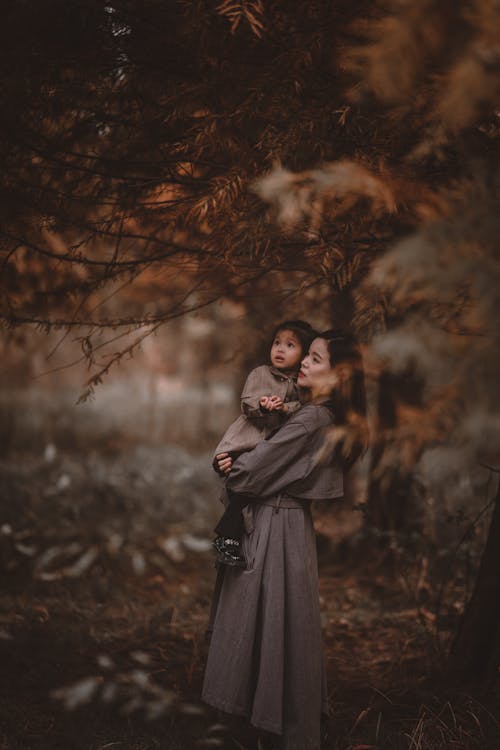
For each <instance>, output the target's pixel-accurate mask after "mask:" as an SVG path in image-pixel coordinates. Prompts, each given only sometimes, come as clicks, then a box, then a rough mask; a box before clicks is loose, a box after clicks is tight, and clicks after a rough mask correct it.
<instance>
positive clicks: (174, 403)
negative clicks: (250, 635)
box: [0, 0, 500, 750]
mask: <svg viewBox="0 0 500 750" xmlns="http://www.w3.org/2000/svg"><path fill="white" fill-rule="evenodd" d="M0 36H1V45H0V86H1V91H2V101H3V102H4V106H3V108H2V113H1V116H0V150H1V155H2V164H3V169H2V172H1V174H0V191H1V195H2V201H1V203H0V236H1V248H0V252H1V266H0V288H1V297H0V316H1V321H2V337H1V346H2V366H1V374H0V377H1V382H2V393H1V399H0V409H1V423H0V435H1V443H0V451H1V455H0V461H1V464H0V465H1V485H0V491H1V505H0V513H1V517H0V559H1V562H2V569H3V571H2V577H3V580H4V585H3V586H2V590H3V594H2V595H1V603H2V608H1V614H0V616H1V622H0V645H1V648H2V663H3V664H4V669H3V670H2V672H3V674H2V677H3V683H4V684H3V690H2V698H1V703H0V742H1V743H3V746H5V747H8V748H9V749H10V748H23V750H27V749H28V748H29V749H30V750H31V748H49V747H50V748H55V747H59V746H60V747H64V748H67V747H68V746H71V747H82V748H83V747H86V748H87V747H91V748H96V750H97V748H101V747H107V746H110V745H117V746H122V747H126V748H137V749H138V748H144V749H145V748H150V747H151V748H152V747H159V746H161V747H167V748H176V747H179V748H181V747H182V748H184V747H192V746H194V745H195V743H196V745H197V746H200V747H202V746H207V747H209V746H227V747H238V746H239V747H241V746H245V747H246V746H249V744H248V743H250V742H251V741H252V738H251V737H250V735H247V734H245V730H244V729H242V728H241V727H240V728H238V730H237V731H236V732H235V730H234V728H233V727H230V726H228V725H226V724H221V723H220V722H219V721H216V720H215V719H214V717H213V716H212V715H211V714H210V713H209V712H208V711H207V710H206V709H205V708H204V707H203V706H201V705H200V703H199V700H198V696H199V686H200V676H201V670H202V665H203V654H204V648H205V646H204V637H203V631H204V626H205V623H206V619H207V616H208V607H209V601H210V591H211V586H212V584H213V569H212V567H211V561H212V556H211V552H210V537H211V526H212V524H213V520H214V518H215V517H216V516H217V513H218V504H217V489H218V485H217V479H216V477H215V475H213V476H212V474H211V471H210V469H209V465H210V458H211V456H210V451H211V449H212V448H213V446H214V445H215V444H216V442H217V439H218V437H219V436H220V434H221V432H222V431H223V430H224V428H225V426H226V425H227V424H228V423H229V421H230V420H231V419H232V418H233V416H234V415H235V414H236V413H237V409H238V394H239V388H240V386H241V383H242V380H243V378H244V374H245V373H246V372H247V371H248V369H249V368H250V367H252V366H253V365H255V364H258V363H260V362H262V361H263V359H264V358H265V354H266V347H267V346H268V340H267V335H268V332H269V331H270V330H271V329H272V327H273V325H274V323H275V322H276V321H277V320H280V319H282V318H284V317H305V318H306V319H308V320H310V321H311V323H313V324H314V325H316V326H318V327H320V328H326V327H330V326H332V325H334V326H339V327H348V328H351V329H352V330H354V331H355V332H356V334H357V335H358V336H359V338H360V341H361V342H362V345H363V353H364V360H365V368H366V376H367V385H368V393H369V420H368V428H369V436H370V449H369V452H368V454H367V456H366V457H365V459H364V462H363V464H362V465H361V466H360V467H358V469H357V470H356V472H355V473H354V474H353V475H352V477H351V480H350V486H349V493H348V494H349V497H348V499H347V500H346V502H345V503H344V504H343V505H342V506H339V507H334V508H325V507H321V508H318V509H317V511H316V526H317V531H318V550H319V552H320V563H321V569H320V570H321V601H322V608H323V609H322V617H323V625H324V635H325V643H326V647H327V659H328V662H327V663H328V671H329V681H330V687H331V690H332V702H333V704H334V706H336V707H337V708H336V710H335V711H334V713H333V717H332V720H331V722H330V725H329V727H328V729H327V730H326V731H327V735H326V737H325V747H331V748H339V749H340V748H343V749H344V750H345V749H346V748H355V747H357V748H408V749H409V748H412V749H415V750H416V749H417V748H451V747H453V748H458V749H460V748H488V750H489V749H490V748H491V750H493V748H496V747H498V742H499V726H500V725H499V721H500V712H499V702H498V701H499V694H498V668H499V664H500V556H499V555H498V554H497V552H496V551H497V549H498V545H499V544H500V503H499V502H498V487H497V485H498V468H499V466H500V463H499V455H498V454H499V451H498V432H499V417H500V415H499V407H498V399H497V382H498V377H497V373H498V330H499V326H498V322H499V306H500V298H499V293H498V289H499V288H500V285H499V283H498V282H499V275H500V273H499V272H500V265H499V252H498V236H499V229H500V212H499V210H498V209H499V193H500V181H499V158H498V157H499V142H500V141H499V136H500V123H499V115H500V111H499V102H498V99H499V93H500V75H499V64H500V44H499V41H498V40H499V39H500V10H499V7H498V3H497V2H495V1H494V0H475V1H472V2H438V1H437V0H420V1H419V2H414V3H409V2H406V0H394V1H393V2H387V3H371V2H362V1H359V2H358V1H357V2H349V3H347V2H320V1H319V0H317V1H316V0H311V1H310V2H305V1H304V0H302V1H300V0H291V1H289V2H281V1H280V0H276V2H266V1H265V0H262V1H261V0H246V1H245V0H242V2H233V1H232V0H224V1H223V2H210V1H209V0H199V1H198V2H188V0H177V1H172V2H165V1H164V0H161V2H160V0H122V1H117V2H111V3H108V4H104V3H101V2H98V1H97V0H89V1H88V2H83V0H80V1H77V0H66V2H61V1H60V0H57V1H54V0H44V1H43V2H37V3H35V2H33V1H30V0H23V1H21V0H14V2H12V3H10V4H9V8H8V9H5V10H4V13H3V23H2V26H1V28H0ZM360 429H361V430H364V429H365V425H360V424H358V423H352V424H351V425H349V432H348V436H347V437H349V435H350V434H351V432H350V431H351V430H352V431H354V432H356V431H357V430H360ZM335 437H338V435H337V436H334V438H335ZM342 437H343V438H345V437H346V436H345V435H342Z"/></svg>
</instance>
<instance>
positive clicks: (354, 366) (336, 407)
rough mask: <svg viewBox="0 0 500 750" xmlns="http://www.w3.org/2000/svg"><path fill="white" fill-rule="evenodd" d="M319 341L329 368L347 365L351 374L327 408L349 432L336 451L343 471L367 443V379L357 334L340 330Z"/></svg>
mask: <svg viewBox="0 0 500 750" xmlns="http://www.w3.org/2000/svg"><path fill="white" fill-rule="evenodd" d="M316 338H319V339H323V340H324V341H325V342H326V345H327V347H328V356H329V359H330V365H331V366H332V367H335V366H336V365H346V367H347V370H348V377H345V378H342V379H341V381H340V383H339V384H338V385H336V386H335V387H334V388H333V389H332V392H331V394H330V398H329V399H328V401H327V402H326V404H325V405H326V406H328V407H329V409H330V410H331V411H332V414H333V417H334V420H335V426H336V427H337V426H345V427H346V429H349V430H350V434H349V436H348V437H347V438H345V439H344V440H342V441H341V444H340V445H339V446H338V449H337V454H338V455H341V456H342V460H343V463H344V467H345V468H349V467H350V466H351V465H352V464H353V463H354V461H355V460H356V459H357V458H358V457H359V456H360V455H361V454H362V453H363V451H364V450H365V448H366V443H367V429H366V391H365V378H364V372H363V360H362V358H361V352H360V349H359V344H358V341H357V339H356V337H355V336H354V334H352V333H350V332H349V331H343V330H337V329H330V330H328V331H323V332H322V333H318V334H317V336H316Z"/></svg>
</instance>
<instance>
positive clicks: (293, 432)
mask: <svg viewBox="0 0 500 750" xmlns="http://www.w3.org/2000/svg"><path fill="white" fill-rule="evenodd" d="M311 437H312V436H311V433H310V432H309V431H308V429H307V428H306V426H305V425H304V422H303V420H302V419H301V418H300V413H299V414H298V415H296V416H294V417H292V418H291V419H290V420H289V421H288V422H287V423H286V424H285V425H284V426H283V427H281V429H279V430H278V431H277V432H276V433H275V434H274V435H273V436H272V437H270V438H268V439H267V440H264V441H263V442H262V443H259V445H257V447H256V448H254V449H253V450H251V451H248V452H247V453H244V454H243V455H241V456H240V457H239V458H238V459H237V460H236V461H235V462H234V463H233V465H232V467H231V471H230V474H229V476H228V478H227V480H226V484H227V488H228V489H230V490H232V491H233V492H241V493H245V494H249V495H255V496H267V495H275V494H277V493H278V492H281V491H282V490H284V489H285V487H287V486H288V485H290V484H292V483H293V482H295V481H297V480H298V479H303V478H304V477H306V476H308V474H310V472H311V471H312V469H313V468H314V466H315V454H316V449H317V446H316V441H311Z"/></svg>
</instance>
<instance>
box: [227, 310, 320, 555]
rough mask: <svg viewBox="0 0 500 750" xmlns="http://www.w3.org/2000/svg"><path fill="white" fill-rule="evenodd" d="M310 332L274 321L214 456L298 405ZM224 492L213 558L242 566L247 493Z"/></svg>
mask: <svg viewBox="0 0 500 750" xmlns="http://www.w3.org/2000/svg"><path fill="white" fill-rule="evenodd" d="M314 336H315V331H314V330H313V328H311V326H310V325H309V323H306V322H305V321H303V320H285V321H284V322H283V323H280V324H279V326H277V327H276V329H275V332H274V335H273V340H272V345H271V351H270V361H271V364H270V365H262V366H261V367H257V368H255V370H252V372H251V373H250V374H249V376H248V378H247V380H246V383H245V385H244V388H243V392H242V394H241V410H242V414H240V416H239V417H238V418H237V419H236V421H235V422H233V423H232V424H231V425H230V426H229V428H228V429H227V431H226V432H225V434H224V436H223V438H222V440H221V441H220V443H219V445H218V446H217V448H216V450H215V457H217V456H218V455H219V454H221V453H227V454H228V455H229V456H231V458H232V459H235V458H236V457H237V456H238V455H239V454H240V453H242V452H243V451H249V450H252V448H255V446H256V445H257V444H258V443H260V441H261V440H264V439H265V438H266V437H267V436H268V435H270V434H271V432H273V430H275V429H277V428H278V427H280V426H281V425H282V424H283V422H284V421H285V420H286V418H287V417H289V416H290V415H291V414H293V413H294V412H295V411H297V409H299V408H300V407H301V403H300V401H299V392H298V387H297V383H296V377H297V372H298V370H299V366H300V363H301V361H302V359H303V357H305V355H306V354H307V351H308V349H309V345H310V343H311V341H312V340H313V338H314ZM216 466H217V462H216V458H214V468H216ZM225 496H226V497H225V500H226V510H225V512H224V515H223V516H222V518H221V519H220V521H219V523H218V524H217V526H216V527H215V532H216V534H217V535H218V536H217V538H216V539H215V541H214V546H215V548H216V550H217V551H218V553H219V555H218V558H217V561H218V562H219V563H223V564H225V565H237V566H241V567H244V566H245V565H246V562H245V560H244V558H243V557H242V556H241V554H240V549H239V547H240V539H241V536H242V533H243V516H242V513H241V511H242V509H243V508H244V506H245V505H247V503H248V502H249V498H248V497H245V496H241V495H235V494H232V493H230V492H226V493H225Z"/></svg>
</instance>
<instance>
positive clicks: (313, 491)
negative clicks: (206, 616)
mask: <svg viewBox="0 0 500 750" xmlns="http://www.w3.org/2000/svg"><path fill="white" fill-rule="evenodd" d="M283 332H284V333H285V334H286V333H287V331H286V329H284V331H283ZM288 333H290V331H288ZM297 382H298V385H299V386H300V390H301V393H302V394H305V403H304V404H303V405H302V406H301V407H300V408H298V409H296V410H295V409H294V410H293V413H292V414H291V415H290V416H288V417H287V418H286V421H284V423H283V425H282V426H281V427H280V428H279V429H277V430H276V431H275V432H273V433H272V434H271V435H269V436H268V437H267V438H266V439H265V440H261V441H260V442H258V444H256V446H255V447H254V448H253V449H251V450H248V449H247V450H246V451H245V452H243V453H241V454H240V455H239V456H238V457H237V458H236V459H235V460H233V458H234V457H232V456H231V455H229V454H228V453H227V452H223V453H222V454H219V455H218V457H217V461H218V467H219V470H220V471H221V472H224V473H226V474H227V479H226V486H227V489H228V491H229V493H230V498H231V501H233V499H235V498H236V499H237V498H238V497H240V498H241V497H244V502H241V503H240V509H241V507H243V514H244V533H243V535H242V538H241V550H240V551H239V555H238V556H240V557H241V558H242V559H243V560H244V564H245V566H246V567H239V566H236V565H232V566H226V565H222V566H221V570H223V578H222V583H221V585H220V587H219V589H218V595H217V601H216V602H215V605H216V607H215V613H214V620H213V630H212V636H211V642H210V648H209V654H208V659H207V665H206V671H205V680H204V685H203V694H202V697H203V699H204V700H205V701H206V702H207V703H209V704H210V705H212V706H215V707H216V708H219V709H221V710H223V711H225V712H227V713H231V714H236V715H241V716H244V717H246V718H248V719H249V721H250V723H251V724H252V725H253V726H254V727H256V728H258V729H262V730H264V731H267V732H271V733H273V734H275V735H280V736H281V738H282V745H283V747H284V748H286V750H318V749H319V747H320V721H321V714H322V713H327V712H328V702H327V693H326V680H325V669H324V662H323V654H322V645H321V628H320V612H319V596H318V573H317V560H316V546H315V537H314V529H313V524H312V517H311V502H312V501H313V500H326V499H334V498H339V497H341V496H342V495H343V472H342V464H341V458H340V452H339V450H338V446H337V447H335V446H333V444H332V441H331V440H330V441H328V438H327V435H328V432H329V429H330V428H331V427H332V425H334V424H335V425H336V426H340V425H342V424H345V423H346V421H347V417H348V413H349V412H351V411H354V412H358V413H360V414H363V413H364V386H363V374H362V368H361V359H360V355H359V351H358V348H357V346H356V342H355V340H354V339H353V337H352V336H350V335H349V334H343V333H339V332H335V331H327V332H325V333H321V334H318V335H317V336H316V337H315V338H314V339H313V341H312V343H311V345H310V347H309V351H308V352H307V354H306V355H305V356H304V357H303V359H302V362H301V365H300V370H299V372H298V379H297ZM233 496H234V497H233Z"/></svg>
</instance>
